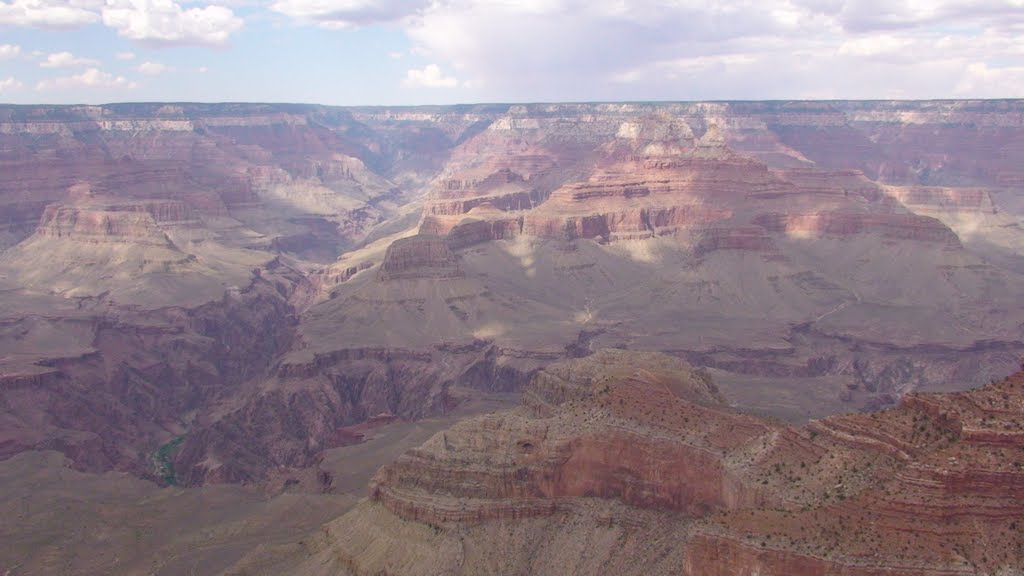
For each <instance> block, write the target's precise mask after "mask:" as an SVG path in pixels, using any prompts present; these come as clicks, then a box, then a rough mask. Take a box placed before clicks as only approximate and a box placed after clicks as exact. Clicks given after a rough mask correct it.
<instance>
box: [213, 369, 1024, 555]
mask: <svg viewBox="0 0 1024 576" xmlns="http://www.w3.org/2000/svg"><path fill="white" fill-rule="evenodd" d="M1022 422H1024V373H1019V374H1017V375H1014V376H1012V377H1010V378H1008V379H1006V380H1003V381H1000V382H997V383H993V384H990V385H988V386H985V387H983V388H981V389H978V390H975V391H971V392H962V393H951V394H914V395H910V396H907V397H906V398H904V399H903V401H902V402H901V403H900V405H899V406H898V407H896V408H892V409H889V410H886V411H882V412H877V413H871V414H859V415H852V416H837V417H832V418H828V419H825V420H818V421H814V422H812V423H810V424H809V425H807V426H805V427H803V428H794V427H790V426H787V425H785V424H782V423H779V422H777V421H767V420H762V419H758V418H753V417H750V416H746V415H742V414H739V413H736V412H735V411H733V410H732V409H731V408H729V407H728V406H727V405H725V404H724V403H723V402H722V397H721V395H720V394H719V392H718V391H717V390H716V388H715V387H714V385H713V384H712V383H711V381H710V380H709V378H708V377H707V375H706V374H704V373H701V372H699V371H695V370H693V369H692V368H690V367H688V366H687V365H685V363H682V362H681V361H679V360H677V359H674V358H671V357H666V356H663V355H657V354H650V353H632V352H624V351H602V352H598V353H597V354H594V355H592V356H590V357H588V358H585V359H582V360H574V361H569V362H564V363H560V364H555V365H552V366H550V367H548V368H546V369H545V370H543V371H541V372H539V373H538V374H537V375H536V376H535V378H534V379H533V381H532V382H531V384H530V386H529V388H528V389H527V392H526V394H525V396H524V403H523V406H522V407H521V408H518V409H515V410H512V411H509V412H502V413H496V414H491V415H487V416H482V417H479V418H476V419H473V420H469V421H466V422H463V423H460V424H458V425H456V426H454V427H452V428H451V429H449V430H448V431H446V432H442V433H439V434H437V435H436V436H434V437H433V438H432V439H431V440H429V441H428V442H427V443H426V444H424V445H423V446H421V447H420V448H417V449H414V450H412V451H410V452H407V453H406V454H405V455H404V456H402V457H401V458H399V459H398V460H397V461H396V462H395V463H394V464H391V465H388V466H385V467H383V468H382V469H381V470H380V471H379V472H378V474H377V475H376V477H375V478H374V479H373V481H371V483H370V487H369V495H370V498H369V501H367V502H365V503H364V504H362V505H360V506H359V507H357V508H356V509H355V510H353V511H352V512H350V513H348V514H347V515H345V516H343V517H341V518H339V519H338V520H336V521H334V522H332V523H331V524H328V525H327V526H326V527H325V529H324V530H323V532H322V533H321V534H320V536H319V537H318V539H316V541H315V542H313V543H311V544H309V545H308V546H307V549H306V551H305V552H304V554H306V555H308V559H306V560H304V561H298V563H296V564H293V565H292V568H293V572H292V573H296V574H328V573H330V574H376V573H387V574H520V573H531V574H594V573H604V572H606V571H607V570H615V571H616V573H622V574H663V573H664V574H679V573H682V574H692V575H705V574H707V575H714V574H730V575H732V574H851V575H860V574H865V575H868V574H870V575H877V574H907V575H925V574H1011V573H1016V571H1019V570H1021V569H1022V568H1024V566H1022V565H1021V561H1022V560H1021V559H1022V558H1024V554H1022V552H1024V531H1022V530H1024V528H1022V527H1021V526H1020V521H1021V518H1022V517H1024V516H1022V512H1024V511H1022V510H1020V509H1019V508H1020V507H1019V501H1020V494H1019V492H1020V489H1021V486H1024V484H1022V480H1024V471H1022V470H1021V463H1020V461H1019V460H1020V454H1021V445H1020V440H1021V438H1022V434H1021V433H1020V428H1021V425H1022ZM246 566H247V567H248V568H249V569H254V568H255V567H258V566H259V563H258V562H256V561H255V560H254V559H250V561H249V563H247V564H246ZM228 573H234V572H232V571H229V572H228ZM255 573H260V572H259V571H258V569H257V570H256V572H255Z"/></svg>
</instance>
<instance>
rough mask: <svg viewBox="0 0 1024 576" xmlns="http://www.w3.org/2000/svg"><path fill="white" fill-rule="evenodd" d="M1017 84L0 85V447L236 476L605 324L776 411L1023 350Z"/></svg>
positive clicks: (817, 411) (534, 367) (965, 369)
mask: <svg viewBox="0 0 1024 576" xmlns="http://www.w3.org/2000/svg"><path fill="white" fill-rule="evenodd" d="M1021 112H1022V105H1021V103H1020V102H1017V101H1005V102H1001V101H986V102H953V101H951V102H872V103H844V102H830V103H806V102H791V103H688V104H565V105H528V106H520V105H517V106H508V105H486V106H460V107H425V108H415V109H388V108H351V109H347V108H346V109H343V108H331V107H320V106H298V105H294V106H293V105H255V104H253V105H245V104H230V105H199V104H196V105H161V104H144V105H143V104H139V105H116V106H99V107H91V106H83V107H0V249H2V251H0V302H2V304H3V305H2V306H0V311H2V312H0V374H2V376H0V377H2V378H3V379H4V381H5V382H10V383H11V385H10V386H8V387H7V388H4V389H3V391H2V392H0V394H3V400H4V402H3V403H0V406H3V409H2V410H3V413H2V417H3V418H4V420H3V421H4V422H6V423H7V425H5V426H4V427H3V430H4V431H3V436H2V437H0V453H2V454H3V455H4V456H7V455H10V454H14V453H17V452H19V451H23V450H28V449H34V448H55V449H58V450H61V451H62V452H64V453H65V454H68V455H69V456H71V457H72V459H73V460H74V461H75V462H76V465H78V466H80V467H83V468H87V469H90V470H101V469H109V468H116V469H123V470H131V471H132V472H135V473H137V474H140V475H145V474H152V473H153V471H154V468H153V458H152V455H153V453H154V452H156V451H157V450H158V449H159V448H160V447H161V446H165V445H167V444H168V443H169V442H171V441H172V440H175V439H177V438H182V439H181V441H180V444H176V445H175V446H177V447H178V448H176V451H175V452H174V463H173V464H174V469H175V470H177V471H178V474H179V481H181V482H187V483H193V484H199V483H203V482H263V481H266V479H267V478H268V474H269V472H268V471H271V470H274V471H280V470H285V471H287V470H292V469H300V468H306V467H309V466H314V465H316V463H317V462H318V458H320V456H321V455H322V453H323V451H324V450H325V449H329V448H330V447H332V446H335V445H337V442H338V440H337V439H338V438H339V437H340V436H339V434H340V433H339V430H344V429H347V428H348V427H350V426H352V425H355V424H358V423H360V422H362V421H364V420H366V419H367V418H370V417H373V416H376V415H379V414H382V413H386V414H392V415H394V416H395V417H399V418H406V419H416V418H421V417H425V416H430V415H434V414H439V413H446V412H448V411H450V410H451V409H452V408H453V407H455V406H457V405H459V404H460V403H463V402H466V401H467V399H471V398H473V397H474V395H476V394H480V393H481V392H482V391H486V392H515V391H520V390H521V389H522V388H523V386H525V385H526V384H527V383H528V382H530V380H531V377H532V376H533V375H534V374H535V373H536V372H537V371H538V370H540V369H542V368H544V367H545V366H547V365H548V364H550V363H552V362H556V361H559V360H563V359H566V358H579V357H585V356H588V355H590V354H591V353H592V352H593V351H594V350H597V349H600V348H619V349H631V350H638V351H649V352H658V351H660V352H666V353H669V354H671V355H673V356H675V357H679V358H684V359H686V360H687V361H688V362H690V363H692V364H694V365H698V366H703V367H707V368H708V369H710V370H711V371H712V372H713V373H714V375H715V376H716V378H717V379H718V381H719V383H720V388H721V390H722V393H723V394H724V395H725V397H726V398H727V401H728V402H729V403H730V404H733V405H737V406H740V407H743V408H746V409H749V410H753V411H758V412H762V413H769V414H771V415H775V416H778V417H781V418H784V419H789V420H795V421H804V420H807V419H809V418H812V417H818V416H825V415H828V414H831V413H835V412H839V411H850V410H857V409H863V408H867V409H875V408H880V407H884V406H889V405H892V404H894V403H896V402H898V401H899V400H900V398H902V397H904V396H906V395H908V394H911V393H914V392H916V391H929V390H949V389H954V388H955V389H963V388H967V387H970V386H975V385H979V384H983V383H985V382H988V381H989V380H991V379H993V378H996V377H1001V376H1004V375H1005V374H1007V373H1009V372H1010V371H1012V370H1013V369H1015V367H1016V362H1017V356H1018V355H1019V354H1020V353H1021V352H1022V351H1024V344H1022V343H1021V337H1020V334H1021V329H1022V328H1021V327H1022V326H1024V311H1022V310H1021V307H1020V306H1019V302H1020V301H1021V297H1022V296H1024V295H1022V294H1021V291H1022V290H1024V288H1022V287H1024V281H1022V280H1024V279H1022V278H1021V272H1022V271H1024V263H1022V259H1021V254H1022V250H1024V235H1022V231H1021V230H1022V229H1021V226H1020V220H1021V215H1022V214H1024V201H1021V198H1022V197H1024V195H1022V194H1021V191H1022V186H1024V177H1022V172H1021V166H1022V165H1024V127H1022V126H1021V121H1020V118H1021ZM153 347H157V348H158V349H159V350H160V352H153V351H152V349H153ZM136 415H142V416H136ZM620 440H621V439H620ZM559 450H561V448H559ZM278 473H279V472H274V474H278ZM280 474H284V472H280ZM638 482H641V484H643V483H644V482H647V480H643V478H641V479H640V480H638ZM643 485H644V486H647V484H643ZM552 486H556V485H554V484H553V485H552ZM559 486H560V485H559ZM556 487H557V486H556ZM562 488H565V489H566V490H570V488H571V490H585V489H590V488H583V487H579V486H575V487H569V486H567V485H566V486H561V487H558V490H561V489H562ZM595 489H596V488H595ZM552 490H555V488H552ZM571 490H570V491H571ZM601 490H605V488H601ZM552 493H554V492H552ZM642 493H643V494H644V496H643V498H648V497H650V498H653V499H654V500H657V501H661V500H659V499H665V498H668V496H666V495H665V494H661V493H659V492H658V489H656V488H644V489H643V491H642ZM743 494H746V492H743ZM749 497H751V498H752V497H753V496H749ZM730 498H731V497H730ZM737 498H740V496H737ZM743 498H748V496H742V498H740V499H741V500H742V499H743ZM728 500H729V499H728V498H726V497H724V496H723V497H722V498H720V499H719V501H716V502H718V504H716V506H717V505H719V504H721V505H724V504H723V503H724V502H727V501H728ZM681 502H682V500H680V503H679V506H680V507H684V504H682V503H681Z"/></svg>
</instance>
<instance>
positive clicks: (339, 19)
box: [270, 0, 430, 28]
mask: <svg viewBox="0 0 1024 576" xmlns="http://www.w3.org/2000/svg"><path fill="white" fill-rule="evenodd" d="M429 4H430V2H429V1H427V0H276V1H275V2H274V3H273V4H271V5H270V9H271V10H273V11H274V12H278V13H280V14H284V15H285V16H290V17H292V18H295V19H296V20H300V21H303V22H309V23H314V24H318V25H320V26H322V27H325V28H347V27H351V26H363V25H367V24H374V23H379V22H391V21H396V20H401V19H402V18H405V17H406V16H408V15H409V14H413V13H415V12H416V11H418V10H420V9H422V8H425V7H426V6H428V5H429Z"/></svg>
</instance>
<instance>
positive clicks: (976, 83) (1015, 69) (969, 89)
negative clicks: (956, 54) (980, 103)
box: [955, 62, 1024, 98]
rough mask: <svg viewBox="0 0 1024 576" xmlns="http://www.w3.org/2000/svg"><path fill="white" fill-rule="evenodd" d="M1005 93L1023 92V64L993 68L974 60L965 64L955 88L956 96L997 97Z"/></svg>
mask: <svg viewBox="0 0 1024 576" xmlns="http://www.w3.org/2000/svg"><path fill="white" fill-rule="evenodd" d="M1007 93H1012V94H1024V66H1006V67H1001V68H993V67H990V66H989V65H988V64H986V63H984V62H975V63H972V64H970V65H968V66H967V70H966V71H965V72H964V75H963V77H962V78H961V79H960V82H959V83H958V84H957V86H956V89H955V94H956V95H958V96H971V97H975V98H978V97H981V98H999V97H1000V95H1003V94H1007Z"/></svg>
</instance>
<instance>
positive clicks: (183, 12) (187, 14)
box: [103, 0, 243, 46]
mask: <svg viewBox="0 0 1024 576" xmlns="http://www.w3.org/2000/svg"><path fill="white" fill-rule="evenodd" d="M103 23H104V24H106V25H107V26H109V27H111V28H114V29H115V30H117V32H118V34H120V35H121V36H123V37H125V38H129V39H131V40H138V41H142V42H150V43H157V44H200V45H214V46H216V45H222V44H225V43H226V42H227V41H228V39H229V38H230V37H231V35H232V34H234V33H235V32H237V31H238V30H240V29H241V28H242V26H243V22H242V19H241V18H239V17H237V16H236V15H235V13H234V12H232V11H231V9H230V8H225V7H224V6H214V5H209V6H203V7H193V8H188V9H185V8H182V7H181V5H179V4H178V3H177V2H176V1H174V0H107V4H106V6H105V7H104V8H103Z"/></svg>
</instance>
